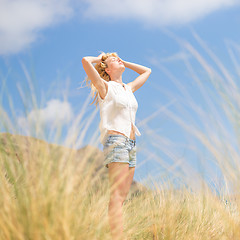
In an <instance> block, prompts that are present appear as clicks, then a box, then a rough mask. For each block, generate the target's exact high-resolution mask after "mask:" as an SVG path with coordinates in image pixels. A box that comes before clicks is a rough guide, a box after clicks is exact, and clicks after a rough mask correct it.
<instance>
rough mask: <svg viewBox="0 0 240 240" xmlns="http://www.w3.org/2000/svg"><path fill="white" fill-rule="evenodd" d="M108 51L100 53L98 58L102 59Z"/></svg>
mask: <svg viewBox="0 0 240 240" xmlns="http://www.w3.org/2000/svg"><path fill="white" fill-rule="evenodd" d="M105 54H106V53H105V52H102V53H101V54H100V55H98V59H100V61H101V60H102V56H104V55H105Z"/></svg>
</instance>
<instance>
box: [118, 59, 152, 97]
mask: <svg viewBox="0 0 240 240" xmlns="http://www.w3.org/2000/svg"><path fill="white" fill-rule="evenodd" d="M121 60H122V59H121ZM122 61H123V64H124V66H125V67H127V68H130V69H132V70H133V71H135V72H137V73H138V74H140V76H138V77H137V78H136V79H135V80H134V81H132V82H130V83H128V84H127V85H128V86H130V87H131V89H132V92H135V91H137V90H138V89H139V88H140V87H141V86H142V85H143V84H144V83H145V82H146V81H147V79H148V78H149V76H150V74H151V72H152V70H151V68H148V67H144V66H142V65H139V64H136V63H131V62H127V61H124V60H122Z"/></svg>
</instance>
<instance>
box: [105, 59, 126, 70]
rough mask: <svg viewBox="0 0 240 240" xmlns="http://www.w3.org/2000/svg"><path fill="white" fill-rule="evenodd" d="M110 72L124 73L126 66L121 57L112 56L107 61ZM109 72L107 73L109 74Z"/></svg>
mask: <svg viewBox="0 0 240 240" xmlns="http://www.w3.org/2000/svg"><path fill="white" fill-rule="evenodd" d="M105 62H106V64H107V66H108V67H107V68H108V70H110V71H111V72H115V71H122V72H123V71H124V70H125V66H124V64H123V62H122V61H121V59H120V58H119V57H114V56H110V57H108V58H107V59H106V60H105ZM108 70H107V72H108Z"/></svg>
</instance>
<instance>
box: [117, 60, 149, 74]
mask: <svg viewBox="0 0 240 240" xmlns="http://www.w3.org/2000/svg"><path fill="white" fill-rule="evenodd" d="M121 60H122V59H121ZM122 61H123V64H124V66H125V67H127V68H130V69H132V70H133V71H135V72H137V73H138V74H143V73H144V72H150V73H151V69H150V68H147V67H144V66H142V65H139V64H136V63H131V62H127V61H124V60H122Z"/></svg>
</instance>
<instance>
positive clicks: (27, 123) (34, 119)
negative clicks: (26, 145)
mask: <svg viewBox="0 0 240 240" xmlns="http://www.w3.org/2000/svg"><path fill="white" fill-rule="evenodd" d="M72 119H73V110H72V107H71V105H70V103H69V102H66V101H64V102H62V101H60V100H59V99H51V100H50V101H48V102H47V106H46V107H44V108H41V109H33V110H32V111H30V112H29V113H28V114H27V116H26V117H19V118H18V125H19V127H20V128H21V129H22V130H23V131H24V132H25V133H29V131H30V129H31V127H32V126H37V125H42V124H43V125H49V126H52V127H53V128H54V126H56V125H57V124H59V125H61V126H62V125H64V124H67V123H69V122H70V121H71V120H72Z"/></svg>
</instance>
